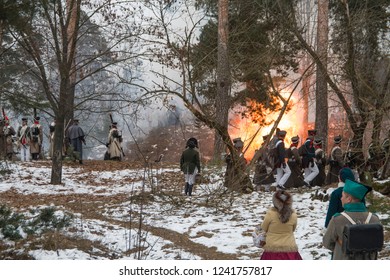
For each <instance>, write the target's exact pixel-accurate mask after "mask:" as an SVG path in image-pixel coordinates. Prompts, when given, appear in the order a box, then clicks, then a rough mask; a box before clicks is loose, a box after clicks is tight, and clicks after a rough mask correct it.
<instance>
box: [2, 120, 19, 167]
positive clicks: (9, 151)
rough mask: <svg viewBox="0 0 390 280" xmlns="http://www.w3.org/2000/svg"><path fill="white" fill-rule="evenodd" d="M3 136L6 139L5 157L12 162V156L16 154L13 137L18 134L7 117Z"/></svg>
mask: <svg viewBox="0 0 390 280" xmlns="http://www.w3.org/2000/svg"><path fill="white" fill-rule="evenodd" d="M3 134H4V137H5V139H4V140H5V143H4V145H5V155H6V158H7V159H8V160H12V155H13V154H14V148H13V139H12V136H13V135H15V134H16V132H15V129H14V128H13V127H12V126H11V125H10V123H9V119H8V118H7V117H5V118H4V127H3Z"/></svg>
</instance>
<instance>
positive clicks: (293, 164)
mask: <svg viewBox="0 0 390 280" xmlns="http://www.w3.org/2000/svg"><path fill="white" fill-rule="evenodd" d="M298 145H299V136H298V135H297V136H294V137H291V145H290V148H288V149H287V150H286V157H287V164H288V166H289V167H290V169H291V175H290V177H289V178H288V180H287V182H286V184H285V185H284V186H285V187H286V188H298V187H302V186H303V185H304V182H303V176H302V167H301V165H302V159H301V157H300V156H299V152H298Z"/></svg>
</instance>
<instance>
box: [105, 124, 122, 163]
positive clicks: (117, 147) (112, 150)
mask: <svg viewBox="0 0 390 280" xmlns="http://www.w3.org/2000/svg"><path fill="white" fill-rule="evenodd" d="M122 141H123V138H122V133H120V131H119V130H118V123H116V122H113V123H112V124H111V129H110V132H109V133H108V139H107V144H106V146H107V148H108V154H109V156H110V160H117V161H121V160H122V155H123V150H122V146H121V143H122Z"/></svg>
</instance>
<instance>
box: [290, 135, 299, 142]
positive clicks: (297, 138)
mask: <svg viewBox="0 0 390 280" xmlns="http://www.w3.org/2000/svg"><path fill="white" fill-rule="evenodd" d="M291 142H292V143H294V144H296V143H298V142H299V136H298V135H297V136H294V137H291Z"/></svg>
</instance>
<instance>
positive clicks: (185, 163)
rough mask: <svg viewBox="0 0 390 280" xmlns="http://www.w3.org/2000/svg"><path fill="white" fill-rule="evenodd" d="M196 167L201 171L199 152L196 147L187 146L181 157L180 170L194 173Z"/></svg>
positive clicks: (185, 172)
mask: <svg viewBox="0 0 390 280" xmlns="http://www.w3.org/2000/svg"><path fill="white" fill-rule="evenodd" d="M195 168H197V169H198V172H200V157H199V152H198V151H197V150H195V149H194V148H187V149H185V150H184V151H183V153H182V155H181V158H180V170H181V171H183V172H184V174H194V172H195Z"/></svg>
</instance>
